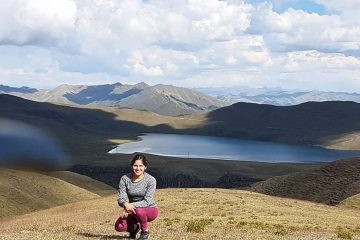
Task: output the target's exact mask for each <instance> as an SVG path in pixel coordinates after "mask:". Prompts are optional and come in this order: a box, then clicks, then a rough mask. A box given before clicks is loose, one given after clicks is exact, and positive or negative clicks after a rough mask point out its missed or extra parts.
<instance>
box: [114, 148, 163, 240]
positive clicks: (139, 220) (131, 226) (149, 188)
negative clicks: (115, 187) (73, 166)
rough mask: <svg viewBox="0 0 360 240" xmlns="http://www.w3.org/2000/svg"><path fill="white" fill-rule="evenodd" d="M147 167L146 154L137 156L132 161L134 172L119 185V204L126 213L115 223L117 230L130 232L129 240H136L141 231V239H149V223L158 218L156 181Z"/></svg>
mask: <svg viewBox="0 0 360 240" xmlns="http://www.w3.org/2000/svg"><path fill="white" fill-rule="evenodd" d="M147 165H148V161H147V159H146V156H145V155H144V154H141V153H139V154H135V155H134V157H133V159H132V160H131V166H132V172H131V173H129V174H126V175H124V176H122V177H121V179H120V183H119V198H118V204H119V206H120V207H122V208H123V209H124V211H123V213H122V214H121V216H120V218H119V219H118V220H117V221H116V223H115V230H116V231H118V232H129V233H130V235H129V239H135V238H136V234H137V233H138V232H139V230H140V229H141V234H140V238H139V239H141V240H145V239H149V227H148V222H151V221H153V220H154V219H155V218H156V217H157V216H158V209H157V206H156V203H155V199H154V194H155V189H156V179H155V178H154V177H153V176H151V175H150V174H148V173H146V172H145V170H146V168H147ZM126 197H127V198H128V202H127V199H126Z"/></svg>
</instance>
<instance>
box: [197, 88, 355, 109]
mask: <svg viewBox="0 0 360 240" xmlns="http://www.w3.org/2000/svg"><path fill="white" fill-rule="evenodd" d="M194 90H196V91H199V92H202V93H204V94H207V95H209V96H212V97H215V98H217V99H220V100H224V101H228V102H231V103H236V102H250V103H261V104H270V105H276V106H289V105H297V104H301V103H305V102H324V101H353V102H358V103H360V94H358V93H347V92H324V91H306V90H289V89H282V88H279V87H277V88H268V87H263V88H249V87H231V88H225V87H223V88H194Z"/></svg>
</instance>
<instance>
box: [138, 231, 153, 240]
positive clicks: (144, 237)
mask: <svg viewBox="0 0 360 240" xmlns="http://www.w3.org/2000/svg"><path fill="white" fill-rule="evenodd" d="M149 235H150V233H149V231H141V234H140V238H139V240H148V239H150V237H149Z"/></svg>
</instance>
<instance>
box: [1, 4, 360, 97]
mask: <svg viewBox="0 0 360 240" xmlns="http://www.w3.org/2000/svg"><path fill="white" fill-rule="evenodd" d="M359 12H360V1H359V0H342V1H338V0H304V1H300V0H270V1H262V0H247V1H242V0H228V1H226V0H222V1H219V0H188V1H185V0H147V1H145V0H143V1H139V0H56V1H53V0H3V1H2V2H1V5H0V84H3V85H8V86H14V87H21V86H28V87H35V88H38V89H50V88H54V87H57V86H59V85H61V84H71V85H83V84H86V85H97V84H111V83H115V82H120V83H124V84H136V83H138V82H146V83H148V84H150V85H155V84H159V83H161V84H171V85H175V86H180V87H187V88H197V87H233V86H247V87H255V88H258V87H281V88H286V89H304V90H321V91H344V92H358V93H360V18H359V17H357V15H358V14H357V13H359Z"/></svg>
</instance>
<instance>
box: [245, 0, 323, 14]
mask: <svg viewBox="0 0 360 240" xmlns="http://www.w3.org/2000/svg"><path fill="white" fill-rule="evenodd" d="M246 2H248V3H250V4H254V5H257V4H260V3H263V2H264V1H263V0H248V1H246ZM267 2H270V3H271V4H272V6H273V10H274V11H275V12H278V13H283V12H286V11H287V10H288V9H289V8H293V9H298V10H304V11H306V12H309V13H318V14H321V15H323V14H328V13H329V12H328V11H327V9H326V8H325V7H324V6H323V5H320V4H318V3H316V2H315V1H311V0H275V1H267Z"/></svg>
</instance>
